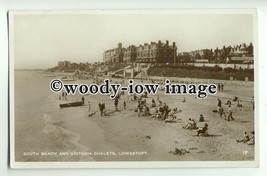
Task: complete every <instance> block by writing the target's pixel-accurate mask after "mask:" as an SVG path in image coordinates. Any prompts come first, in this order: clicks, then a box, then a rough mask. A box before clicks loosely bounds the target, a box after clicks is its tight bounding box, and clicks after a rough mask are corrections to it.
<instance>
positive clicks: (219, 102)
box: [217, 98, 222, 107]
mask: <svg viewBox="0 0 267 176" xmlns="http://www.w3.org/2000/svg"><path fill="white" fill-rule="evenodd" d="M217 106H218V107H222V101H221V100H220V99H219V98H218V105H217Z"/></svg>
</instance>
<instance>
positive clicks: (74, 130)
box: [15, 72, 254, 161]
mask: <svg viewBox="0 0 267 176" xmlns="http://www.w3.org/2000/svg"><path fill="white" fill-rule="evenodd" d="M33 74H34V73H27V74H26V75H23V74H21V73H19V74H17V72H16V75H15V76H16V78H17V80H15V97H16V100H20V101H21V102H16V103H15V113H16V119H15V151H16V161H64V160H67V161H240V160H254V146H250V145H247V144H244V143H237V142H236V139H239V138H242V133H243V131H247V132H251V131H253V130H254V111H253V110H252V105H251V103H250V102H249V101H241V103H242V105H243V109H242V111H240V110H239V109H237V110H235V108H236V102H233V103H234V104H233V106H232V107H233V110H234V111H233V117H234V119H235V120H234V121H226V120H224V119H223V118H220V116H219V114H218V113H213V112H212V111H213V110H214V109H216V107H217V98H218V97H219V98H220V99H221V100H222V103H223V107H224V109H225V110H227V106H226V105H224V103H225V102H226V101H227V98H233V97H234V96H238V97H239V98H240V99H241V100H242V99H243V100H250V99H251V98H252V96H253V87H246V86H237V85H225V88H224V91H223V92H218V93H217V94H216V95H215V96H211V95H209V96H208V97H207V98H206V99H205V100H200V99H196V98H195V96H192V95H185V96H184V95H183V96H181V95H177V96H167V95H164V94H163V92H161V91H160V92H158V93H157V95H159V97H160V100H161V101H162V102H165V103H167V105H168V106H169V107H170V108H171V109H172V108H175V107H177V108H178V109H181V110H182V111H181V112H180V113H178V114H176V116H177V118H178V121H177V122H175V123H164V122H163V121H161V120H158V119H153V118H150V117H138V114H137V112H135V111H134V110H135V108H136V107H137V105H138V103H137V102H136V101H130V100H129V99H128V98H127V97H128V95H127V94H125V95H123V96H121V98H120V99H119V106H118V109H119V111H116V112H114V113H112V114H111V115H110V116H100V112H99V108H98V103H99V102H104V103H105V104H106V109H107V111H110V112H113V111H114V110H115V106H114V101H113V100H111V99H110V98H109V96H103V95H86V96H84V97H85V105H84V106H81V107H72V108H63V109H60V108H59V104H60V103H64V100H59V95H60V94H55V93H53V92H51V91H50V90H49V81H50V80H51V78H49V77H45V76H44V74H41V73H38V75H34V76H33ZM22 76H23V77H24V78H23V81H24V83H25V81H26V82H27V81H31V82H33V83H36V85H37V84H38V86H37V87H38V88H36V87H35V88H31V89H38V90H30V89H29V88H28V87H27V89H26V88H21V89H18V87H19V86H20V84H21V83H20V81H22V80H21V79H22V78H19V77H22ZM73 83H84V84H90V83H91V81H88V80H79V81H76V82H73ZM36 92H37V93H36ZM38 92H39V94H38ZM35 93H36V94H35ZM81 97H82V96H81V95H80V94H76V95H69V96H68V97H67V98H68V102H69V101H70V102H71V101H77V100H81ZM183 97H185V98H186V102H182V98H183ZM152 98H154V99H155V100H156V98H157V96H156V95H155V96H153V95H151V96H150V95H149V96H148V98H146V102H147V103H148V104H150V103H151V100H152ZM88 101H90V104H91V108H90V111H89V107H88ZM123 101H126V103H127V105H126V109H125V110H124V108H123ZM29 104H30V105H32V106H31V107H32V108H31V109H29V108H27V105H29ZM153 111H154V108H151V112H152V113H153ZM92 112H96V114H95V115H94V116H92V117H88V114H90V113H92ZM200 114H203V116H204V118H205V121H204V122H197V126H199V127H203V126H204V124H205V123H208V125H209V129H208V133H209V134H210V135H211V136H209V137H204V136H200V137H197V136H196V130H185V129H183V128H182V127H183V126H184V125H185V124H186V123H187V121H188V118H194V119H196V120H198V118H199V116H200ZM175 148H178V149H185V150H186V151H188V152H187V153H186V154H184V155H173V154H172V153H171V151H174V150H175ZM25 152H28V153H26V154H25ZM30 152H36V153H35V154H34V153H32V154H31V155H30ZM42 152H43V154H42ZM44 152H48V153H44ZM49 152H51V153H49ZM52 152H55V153H56V154H55V155H53V153H52ZM60 152H61V153H60ZM63 152H65V154H64V153H63ZM244 152H245V154H244ZM59 153H60V154H59Z"/></svg>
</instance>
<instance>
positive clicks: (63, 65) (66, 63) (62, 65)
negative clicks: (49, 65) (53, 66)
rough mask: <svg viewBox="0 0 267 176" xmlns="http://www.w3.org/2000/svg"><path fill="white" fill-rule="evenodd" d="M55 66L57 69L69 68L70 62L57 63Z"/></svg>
mask: <svg viewBox="0 0 267 176" xmlns="http://www.w3.org/2000/svg"><path fill="white" fill-rule="evenodd" d="M57 65H58V67H59V68H63V67H68V66H70V61H58V64H57Z"/></svg>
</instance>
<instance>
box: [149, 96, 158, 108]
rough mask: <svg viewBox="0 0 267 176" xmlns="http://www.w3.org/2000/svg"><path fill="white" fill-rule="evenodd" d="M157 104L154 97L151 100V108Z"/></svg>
mask: <svg viewBox="0 0 267 176" xmlns="http://www.w3.org/2000/svg"><path fill="white" fill-rule="evenodd" d="M156 106H157V105H156V102H155V100H154V98H152V102H151V106H150V107H151V108H154V107H156Z"/></svg>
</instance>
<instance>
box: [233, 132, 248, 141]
mask: <svg viewBox="0 0 267 176" xmlns="http://www.w3.org/2000/svg"><path fill="white" fill-rule="evenodd" d="M248 141H249V135H248V133H247V132H246V131H244V132H243V138H242V139H237V140H236V142H243V143H246V142H248Z"/></svg>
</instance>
